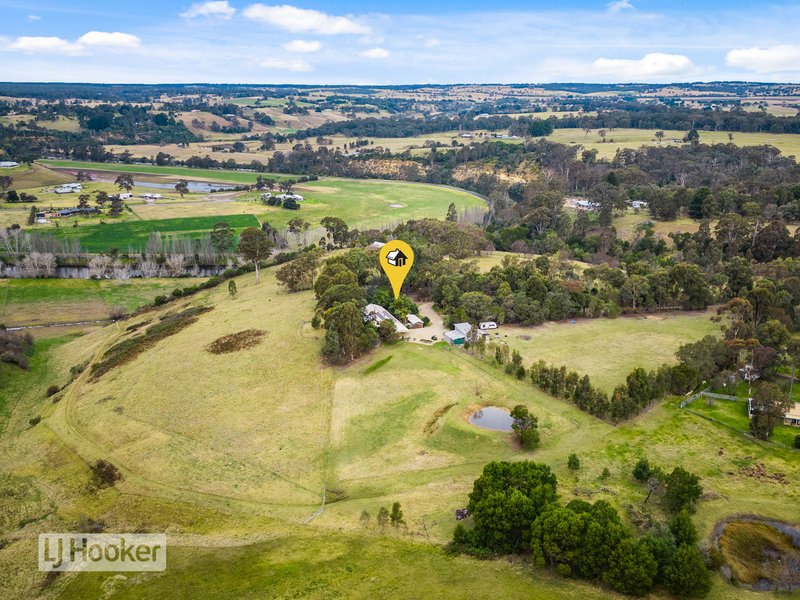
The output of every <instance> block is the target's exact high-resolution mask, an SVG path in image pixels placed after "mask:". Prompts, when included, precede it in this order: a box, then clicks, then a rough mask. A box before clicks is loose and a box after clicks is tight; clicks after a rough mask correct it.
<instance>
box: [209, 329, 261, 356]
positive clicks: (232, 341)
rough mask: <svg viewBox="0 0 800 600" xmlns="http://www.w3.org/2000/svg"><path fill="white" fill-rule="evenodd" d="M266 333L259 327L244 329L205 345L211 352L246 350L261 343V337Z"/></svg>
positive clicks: (222, 352)
mask: <svg viewBox="0 0 800 600" xmlns="http://www.w3.org/2000/svg"><path fill="white" fill-rule="evenodd" d="M266 334H267V332H266V331H263V330H261V329H245V330H244V331H240V332H238V333H231V334H230V335H223V336H222V337H221V338H218V339H216V340H214V341H213V342H211V343H210V344H209V345H208V346H206V350H207V351H208V352H211V354H229V353H231V352H238V351H239V350H247V349H248V348H253V347H254V346H258V345H259V344H260V343H261V338H263V337H264V336H265V335H266Z"/></svg>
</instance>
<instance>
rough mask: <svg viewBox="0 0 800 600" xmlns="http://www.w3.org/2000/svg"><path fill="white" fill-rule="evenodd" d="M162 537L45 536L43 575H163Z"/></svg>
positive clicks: (41, 549)
mask: <svg viewBox="0 0 800 600" xmlns="http://www.w3.org/2000/svg"><path fill="white" fill-rule="evenodd" d="M166 568H167V536H166V535H165V534H163V533H130V534H129V533H42V534H40V535H39V570H40V571H164V570H165V569H166Z"/></svg>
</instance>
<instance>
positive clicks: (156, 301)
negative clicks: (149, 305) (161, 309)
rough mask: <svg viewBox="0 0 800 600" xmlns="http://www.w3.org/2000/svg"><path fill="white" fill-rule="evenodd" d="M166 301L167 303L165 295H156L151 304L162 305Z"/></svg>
mask: <svg viewBox="0 0 800 600" xmlns="http://www.w3.org/2000/svg"><path fill="white" fill-rule="evenodd" d="M166 303H167V297H166V296H156V297H155V298H154V299H153V306H162V305H164V304H166Z"/></svg>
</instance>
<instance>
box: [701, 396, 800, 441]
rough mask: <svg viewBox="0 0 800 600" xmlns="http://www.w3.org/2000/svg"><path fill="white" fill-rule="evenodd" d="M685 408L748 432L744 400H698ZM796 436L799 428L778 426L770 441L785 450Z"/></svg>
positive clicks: (748, 423) (747, 418)
mask: <svg viewBox="0 0 800 600" xmlns="http://www.w3.org/2000/svg"><path fill="white" fill-rule="evenodd" d="M687 408H688V409H689V410H692V411H694V412H696V413H698V414H700V415H704V416H707V417H709V418H711V419H715V420H717V421H719V422H720V423H723V424H725V425H727V426H728V427H730V428H731V429H734V430H736V431H739V432H741V433H748V432H749V431H750V417H749V416H748V415H747V400H746V399H745V398H742V400H738V401H730V400H712V399H709V398H698V399H697V400H695V401H694V402H692V403H691V404H690V405H689V406H688V407H687ZM797 435H800V427H790V426H789V425H778V426H777V427H776V428H775V430H774V431H773V432H772V438H771V441H773V442H777V443H779V444H783V445H784V446H786V447H787V448H794V438H795V436H797Z"/></svg>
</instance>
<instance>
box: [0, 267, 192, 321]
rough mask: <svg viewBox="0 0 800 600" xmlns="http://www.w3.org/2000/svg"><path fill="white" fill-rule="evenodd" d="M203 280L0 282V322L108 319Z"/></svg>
mask: <svg viewBox="0 0 800 600" xmlns="http://www.w3.org/2000/svg"><path fill="white" fill-rule="evenodd" d="M202 281H204V280H203V279H202V278H199V279H198V278H193V279H177V278H176V279H130V280H128V281H125V282H119V281H115V280H112V279H102V280H101V279H0V323H2V324H4V325H5V326H6V327H15V326H19V325H46V324H50V323H70V322H75V321H91V320H96V319H107V318H108V317H109V314H110V312H111V310H112V309H116V308H121V309H123V310H124V311H126V312H130V311H133V310H135V309H137V308H139V307H140V306H143V305H145V304H148V303H150V302H152V301H153V299H154V298H155V297H156V296H159V295H162V294H163V295H169V293H170V292H172V290H174V289H175V288H182V287H186V286H189V285H194V284H197V283H201V282H202Z"/></svg>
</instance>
